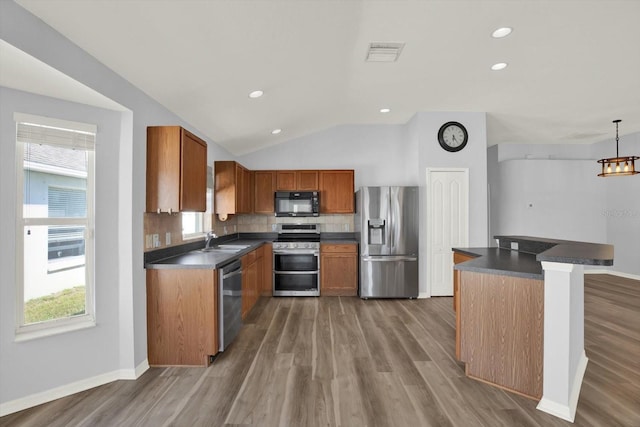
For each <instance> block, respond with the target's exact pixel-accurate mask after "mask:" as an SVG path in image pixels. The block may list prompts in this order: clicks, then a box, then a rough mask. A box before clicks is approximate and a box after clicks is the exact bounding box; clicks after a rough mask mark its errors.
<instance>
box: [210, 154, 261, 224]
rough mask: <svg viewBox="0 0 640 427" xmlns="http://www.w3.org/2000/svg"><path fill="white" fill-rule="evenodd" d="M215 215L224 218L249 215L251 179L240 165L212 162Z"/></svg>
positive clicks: (250, 174)
mask: <svg viewBox="0 0 640 427" xmlns="http://www.w3.org/2000/svg"><path fill="white" fill-rule="evenodd" d="M214 169H215V170H214V173H215V196H214V197H215V203H214V204H215V213H216V214H217V215H219V216H220V218H221V219H222V218H224V217H225V216H226V215H230V214H240V213H251V211H252V206H251V205H252V199H253V197H252V196H253V179H252V173H251V171H250V170H248V169H247V168H245V167H244V166H242V165H241V164H240V163H237V162H234V161H231V160H225V161H217V162H214Z"/></svg>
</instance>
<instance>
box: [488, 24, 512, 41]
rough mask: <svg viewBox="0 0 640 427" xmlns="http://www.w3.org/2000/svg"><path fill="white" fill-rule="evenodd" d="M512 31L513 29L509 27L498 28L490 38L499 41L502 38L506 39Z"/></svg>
mask: <svg viewBox="0 0 640 427" xmlns="http://www.w3.org/2000/svg"><path fill="white" fill-rule="evenodd" d="M512 31H513V28H511V27H502V28H498V29H497V30H495V31H494V32H493V33H491V37H493V38H494V39H501V38H503V37H507V36H508V35H509V34H511V32H512Z"/></svg>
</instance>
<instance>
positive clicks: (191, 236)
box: [182, 233, 207, 242]
mask: <svg viewBox="0 0 640 427" xmlns="http://www.w3.org/2000/svg"><path fill="white" fill-rule="evenodd" d="M206 235H207V233H192V234H183V235H182V241H183V242H186V241H191V240H196V239H201V240H202V239H204V238H205V237H206Z"/></svg>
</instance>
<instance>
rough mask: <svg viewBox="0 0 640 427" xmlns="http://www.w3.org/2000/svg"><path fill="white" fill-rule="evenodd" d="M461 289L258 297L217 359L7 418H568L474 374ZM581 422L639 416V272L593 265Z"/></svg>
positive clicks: (349, 421) (637, 421)
mask: <svg viewBox="0 0 640 427" xmlns="http://www.w3.org/2000/svg"><path fill="white" fill-rule="evenodd" d="M454 328H455V316H454V312H453V310H452V308H451V298H432V299H426V300H367V301H363V300H360V299H358V298H356V297H326V298H262V299H261V300H260V301H259V302H258V304H257V305H256V307H255V308H254V310H253V311H252V312H251V313H250V314H249V316H248V318H247V319H246V321H245V326H244V327H243V330H242V332H241V333H240V335H239V337H238V338H237V340H236V341H235V342H234V343H233V344H232V345H231V347H230V348H228V349H227V351H226V352H224V353H223V354H221V355H220V356H219V357H218V358H217V359H216V360H215V362H214V363H213V365H211V366H210V367H209V368H152V369H150V370H149V371H147V372H146V373H145V374H144V375H143V376H142V377H141V378H140V379H138V380H137V381H117V382H114V383H111V384H107V385H104V386H102V387H97V388H95V389H92V390H88V391H85V392H82V393H78V394H76V395H73V396H69V397H66V398H63V399H59V400H56V401H54V402H50V403H48V404H45V405H41V406H38V407H35V408H31V409H28V410H25V411H22V412H18V413H15V414H11V415H8V416H5V417H3V418H0V425H2V426H232V425H235V426H237V425H253V426H296V427H298V426H349V427H355V426H385V427H386V426H411V427H414V426H464V427H467V426H491V427H495V426H509V427H511V426H540V427H543V426H544V427H547V426H571V425H572V424H571V423H568V422H565V421H562V420H560V419H558V418H555V417H552V416H550V415H548V414H546V413H543V412H540V411H538V410H536V409H535V407H536V402H535V401H533V400H530V399H526V398H524V397H521V396H517V395H515V394H511V393H507V392H504V391H502V390H499V389H497V388H494V387H491V386H488V385H486V384H483V383H481V382H478V381H474V380H471V379H469V378H466V377H465V375H464V368H463V366H462V365H461V364H459V363H458V362H456V361H455V359H454V355H455V338H454ZM585 341H586V352H587V357H589V364H588V366H587V371H586V374H585V378H584V382H583V385H582V391H581V394H580V400H579V403H578V410H577V414H576V420H575V424H573V425H575V426H594V427H595V426H598V427H601V426H608V427H609V426H625V427H630V426H640V357H639V356H638V355H640V282H638V281H633V280H630V279H624V278H620V277H614V276H608V275H587V276H585Z"/></svg>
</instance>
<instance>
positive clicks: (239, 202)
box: [232, 163, 246, 213]
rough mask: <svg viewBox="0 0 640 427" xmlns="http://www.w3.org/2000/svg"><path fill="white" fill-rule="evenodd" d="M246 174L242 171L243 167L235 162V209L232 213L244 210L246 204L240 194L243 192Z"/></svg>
mask: <svg viewBox="0 0 640 427" xmlns="http://www.w3.org/2000/svg"><path fill="white" fill-rule="evenodd" d="M245 179H246V175H245V173H244V168H243V167H242V166H240V165H239V164H238V163H236V194H235V199H236V210H235V211H234V212H232V213H244V212H245V211H246V206H245V204H244V200H243V198H242V196H241V194H242V192H243V188H244V186H245V185H246V184H245Z"/></svg>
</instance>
